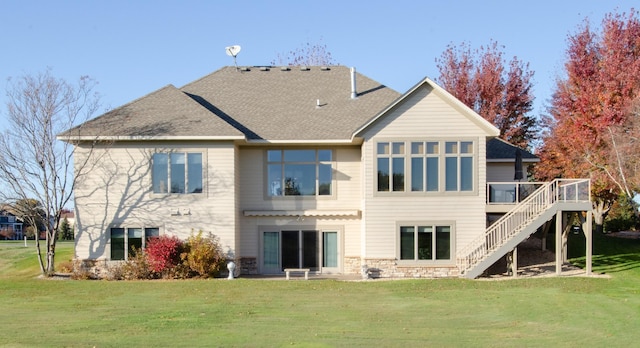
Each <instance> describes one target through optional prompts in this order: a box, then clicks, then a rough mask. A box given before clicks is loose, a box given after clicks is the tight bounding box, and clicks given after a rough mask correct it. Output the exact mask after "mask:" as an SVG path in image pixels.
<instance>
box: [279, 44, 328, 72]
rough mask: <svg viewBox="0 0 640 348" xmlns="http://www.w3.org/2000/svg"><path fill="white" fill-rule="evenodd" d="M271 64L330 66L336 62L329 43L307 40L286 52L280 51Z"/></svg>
mask: <svg viewBox="0 0 640 348" xmlns="http://www.w3.org/2000/svg"><path fill="white" fill-rule="evenodd" d="M271 65H287V66H299V65H304V66H329V65H336V62H335V61H334V60H333V57H332V56H331V52H330V51H329V50H328V49H327V45H325V44H323V43H322V42H319V43H315V44H311V43H309V42H307V43H306V44H304V45H302V46H301V47H298V48H296V49H295V50H291V51H289V52H287V53H285V54H281V53H278V55H277V57H276V59H275V60H273V61H271Z"/></svg>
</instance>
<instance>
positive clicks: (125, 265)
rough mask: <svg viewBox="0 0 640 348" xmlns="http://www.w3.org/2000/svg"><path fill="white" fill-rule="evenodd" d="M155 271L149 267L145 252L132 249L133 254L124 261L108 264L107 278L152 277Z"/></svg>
mask: <svg viewBox="0 0 640 348" xmlns="http://www.w3.org/2000/svg"><path fill="white" fill-rule="evenodd" d="M153 278H155V273H154V272H153V271H152V270H151V267H149V262H148V260H147V254H146V253H145V252H144V251H143V250H140V249H136V250H134V251H133V255H132V256H129V259H128V260H127V261H125V262H118V263H116V264H114V265H111V266H109V273H108V277H107V279H109V280H137V279H153Z"/></svg>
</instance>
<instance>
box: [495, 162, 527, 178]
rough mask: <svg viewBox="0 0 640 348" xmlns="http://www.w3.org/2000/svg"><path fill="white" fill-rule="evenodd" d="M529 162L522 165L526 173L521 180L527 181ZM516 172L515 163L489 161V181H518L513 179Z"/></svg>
mask: <svg viewBox="0 0 640 348" xmlns="http://www.w3.org/2000/svg"><path fill="white" fill-rule="evenodd" d="M527 165H528V164H527V163H525V164H523V165H522V172H523V173H525V178H524V179H522V180H521V181H526V180H527V178H526V173H527ZM514 174H515V169H514V163H513V162H512V163H487V181H488V182H512V181H517V180H514V179H513V176H514Z"/></svg>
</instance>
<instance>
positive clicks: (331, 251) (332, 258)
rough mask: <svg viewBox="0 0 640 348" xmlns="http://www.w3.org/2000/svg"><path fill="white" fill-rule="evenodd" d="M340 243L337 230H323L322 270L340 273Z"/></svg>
mask: <svg viewBox="0 0 640 348" xmlns="http://www.w3.org/2000/svg"><path fill="white" fill-rule="evenodd" d="M338 248H339V243H338V232H337V231H322V272H323V273H338V272H339V271H340V269H339V264H338V255H339V249H338Z"/></svg>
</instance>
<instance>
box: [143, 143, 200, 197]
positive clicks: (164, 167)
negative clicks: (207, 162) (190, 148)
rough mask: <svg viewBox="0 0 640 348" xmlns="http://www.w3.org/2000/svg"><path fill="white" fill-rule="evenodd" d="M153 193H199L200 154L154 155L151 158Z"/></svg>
mask: <svg viewBox="0 0 640 348" xmlns="http://www.w3.org/2000/svg"><path fill="white" fill-rule="evenodd" d="M152 162H153V163H152V166H151V167H152V173H151V177H152V179H151V180H152V186H153V193H201V192H202V154H201V153H191V152H188V153H180V152H174V153H170V154H167V153H154V154H153V158H152Z"/></svg>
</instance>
